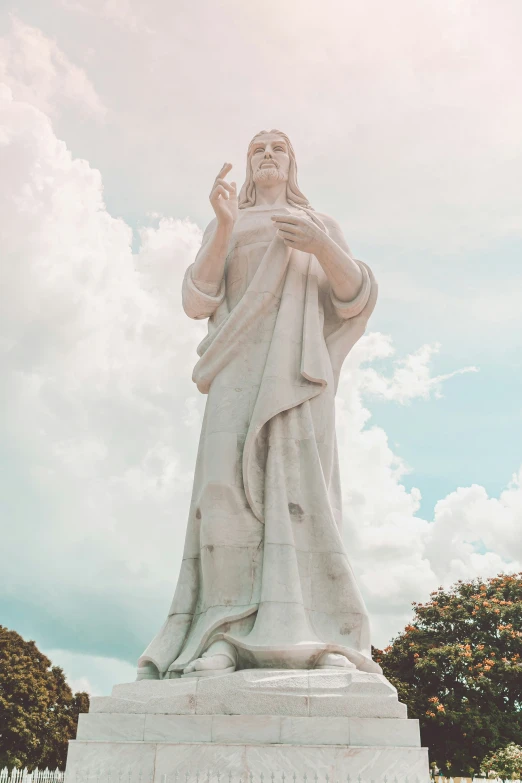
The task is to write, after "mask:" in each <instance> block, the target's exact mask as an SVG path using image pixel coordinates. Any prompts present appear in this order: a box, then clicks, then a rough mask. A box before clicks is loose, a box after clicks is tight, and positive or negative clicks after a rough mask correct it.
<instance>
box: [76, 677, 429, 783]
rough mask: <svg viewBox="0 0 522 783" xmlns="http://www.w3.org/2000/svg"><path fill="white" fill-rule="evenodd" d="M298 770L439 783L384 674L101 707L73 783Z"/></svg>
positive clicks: (83, 733) (196, 687)
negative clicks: (431, 775)
mask: <svg viewBox="0 0 522 783" xmlns="http://www.w3.org/2000/svg"><path fill="white" fill-rule="evenodd" d="M294 773H295V775H296V779H295V783H297V781H304V779H305V777H304V776H305V775H306V779H307V780H308V781H310V783H313V781H315V776H316V775H317V780H318V781H333V780H338V781H341V780H342V781H346V780H349V779H352V780H354V781H355V780H356V779H357V778H359V777H360V783H370V782H371V781H373V783H379V781H384V778H387V779H388V780H390V781H394V779H395V778H396V779H397V783H403V782H404V781H405V780H406V778H408V779H409V781H410V782H411V783H414V781H415V780H416V779H418V780H419V781H428V779H429V770H428V753H427V750H426V749H425V748H421V747H420V735H419V726H418V722H417V721H416V720H408V719H407V718H406V708H405V706H404V705H403V704H400V702H399V701H398V699H397V692H396V690H395V688H393V686H392V685H390V683H389V682H388V681H387V680H386V679H385V677H383V676H382V675H377V674H367V673H363V672H360V671H357V670H349V671H339V672H337V671H333V670H322V671H318V670H311V671H307V670H302V669H301V670H295V671H294V670H290V671H289V670H281V671H274V670H261V669H250V670H242V671H238V672H234V673H232V674H227V675H223V676H217V677H210V678H204V679H196V678H194V679H178V680H161V681H159V680H156V681H155V680H142V681H140V682H136V683H128V684H124V685H117V686H115V687H114V689H113V694H112V696H109V697H103V698H94V699H92V703H91V712H90V713H89V714H87V715H80V720H79V724H78V735H77V739H76V741H75V742H72V743H71V744H70V748H69V757H68V760H67V781H66V783H117V782H118V783H188V781H193V780H194V781H196V780H198V779H201V783H205V781H208V782H210V781H219V779H220V777H221V778H222V780H221V783H229V776H230V783H239V780H242V781H243V783H250V781H251V783H254V782H255V783H257V781H260V783H261V782H262V781H263V779H264V780H265V781H267V783H268V781H271V780H272V774H273V775H274V781H284V780H285V779H286V780H287V781H288V778H289V777H290V778H291V779H292V780H291V781H288V783H294V782H293V775H294ZM283 775H284V778H283V777H282V776H283ZM198 776H199V777H198ZM250 776H251V777H250ZM261 776H263V777H261Z"/></svg>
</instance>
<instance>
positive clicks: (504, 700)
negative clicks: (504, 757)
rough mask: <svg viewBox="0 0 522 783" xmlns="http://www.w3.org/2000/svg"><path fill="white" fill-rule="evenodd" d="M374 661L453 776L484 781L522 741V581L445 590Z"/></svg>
mask: <svg viewBox="0 0 522 783" xmlns="http://www.w3.org/2000/svg"><path fill="white" fill-rule="evenodd" d="M413 607H414V619H413V620H412V622H411V624H410V625H408V626H406V628H405V629H404V631H403V632H402V633H401V634H400V635H399V636H398V637H397V638H396V639H394V641H393V642H392V644H391V645H390V647H387V648H386V649H385V650H375V652H374V656H375V658H376V660H378V661H379V662H380V663H381V665H382V667H383V671H384V674H385V675H386V677H388V679H389V680H390V682H392V683H393V684H394V685H395V686H396V688H397V690H398V692H399V698H400V699H401V701H403V702H405V703H406V704H407V705H408V711H409V716H410V717H412V718H418V719H419V721H420V725H421V734H422V741H423V745H426V746H428V747H429V749H430V756H431V761H432V762H435V763H436V765H437V766H438V767H439V769H440V770H441V771H442V772H444V773H447V774H451V775H453V776H454V775H459V774H460V775H470V774H473V773H478V772H479V770H480V765H481V762H482V760H483V759H484V757H485V756H487V755H488V754H491V753H493V752H495V751H497V750H500V749H502V748H505V747H506V746H508V745H510V743H518V744H520V742H521V739H522V573H520V574H513V575H505V574H501V575H500V576H497V577H495V578H493V579H488V580H486V581H481V580H479V579H476V580H474V581H472V582H462V581H459V582H458V583H457V584H456V585H454V586H453V587H452V588H451V589H449V590H444V589H443V588H442V587H441V588H439V589H438V590H436V591H435V592H434V593H432V594H431V600H430V601H428V602H427V603H425V604H417V603H414V604H413Z"/></svg>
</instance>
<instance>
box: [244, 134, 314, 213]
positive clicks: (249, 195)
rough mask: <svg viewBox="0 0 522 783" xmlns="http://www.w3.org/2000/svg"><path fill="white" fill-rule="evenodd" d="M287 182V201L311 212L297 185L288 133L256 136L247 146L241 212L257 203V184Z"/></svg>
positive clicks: (294, 163)
mask: <svg viewBox="0 0 522 783" xmlns="http://www.w3.org/2000/svg"><path fill="white" fill-rule="evenodd" d="M263 182H264V183H266V184H269V182H272V183H273V182H286V198H287V201H288V203H289V204H292V206H295V207H307V208H308V209H312V207H311V206H310V204H309V203H308V199H307V198H306V196H305V195H304V194H303V193H301V191H300V190H299V186H298V184H297V163H296V160H295V152H294V148H293V147H292V144H291V142H290V139H289V138H288V136H287V135H286V133H282V132H281V131H278V130H271V131H261V132H260V133H257V134H256V135H255V136H254V138H253V139H252V141H251V142H250V144H249V145H248V154H247V170H246V179H245V184H244V185H243V187H242V188H241V192H240V194H239V209H245V207H253V206H254V205H255V203H256V183H260V184H261V183H263Z"/></svg>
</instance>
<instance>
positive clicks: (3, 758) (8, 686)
mask: <svg viewBox="0 0 522 783" xmlns="http://www.w3.org/2000/svg"><path fill="white" fill-rule="evenodd" d="M88 709H89V697H88V695H87V694H86V693H75V694H74V695H73V693H72V691H71V689H70V688H69V686H68V685H67V683H66V681H65V677H64V674H63V671H62V669H60V668H59V667H58V666H52V665H51V661H50V660H49V659H48V658H46V656H45V655H43V654H42V653H41V652H40V651H39V649H38V648H37V646H36V645H35V643H34V642H26V641H24V639H22V637H21V636H20V635H19V634H17V633H16V632H15V631H10V630H8V629H7V628H4V627H3V626H1V625H0V768H1V767H4V766H7V767H12V766H17V767H25V766H27V767H29V768H30V769H33V768H34V767H40V768H42V767H49V768H51V769H54V768H55V767H60V768H61V769H64V768H65V760H66V756H67V742H68V740H69V739H73V738H74V736H75V734H76V725H77V723H78V714H79V713H80V712H87V711H88Z"/></svg>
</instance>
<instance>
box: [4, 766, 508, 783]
mask: <svg viewBox="0 0 522 783" xmlns="http://www.w3.org/2000/svg"><path fill="white" fill-rule="evenodd" d="M75 777H76V778H77V779H78V780H79V783H81V781H82V780H83V777H82V775H81V774H80V775H79V776H78V774H77V775H76V776H75ZM94 777H95V778H96V781H99V783H101V781H102V780H103V779H104V778H105V777H106V778H107V783H117V781H118V780H119V781H120V783H126V778H125V777H124V778H122V777H121V775H120V776H119V779H118V776H117V775H116V776H115V775H114V772H112V774H111V771H109V772H108V774H106V775H104V774H103V772H102V771H100V770H97V772H96V773H95V775H94ZM214 777H215V772H211V771H210V770H206V771H205V772H201V771H200V770H196V771H195V772H193V773H192V772H190V773H189V772H187V773H183V774H175V775H174V776H173V780H172V781H170V780H169V778H170V776H166V775H162V778H163V780H162V783H189V781H196V783H206V781H207V780H208V781H210V780H211V779H212V780H213V779H214ZM90 778H91V774H89V773H88V772H86V775H85V781H86V783H87V781H88V780H89V779H90ZM217 779H218V780H219V781H220V783H254V781H255V782H256V783H257V776H250V777H249V776H248V775H247V776H246V778H244V779H243V780H241V779H240V778H236V777H235V776H232V775H228V774H226V773H225V774H223V773H221V774H220V773H218V776H217ZM64 780H65V772H62V771H61V770H59V769H55V770H50V769H35V770H33V771H32V772H29V770H28V769H11V770H9V769H7V767H4V769H2V770H0V783H64ZM322 780H323V779H322V778H319V777H318V776H317V775H315V777H314V775H313V773H312V774H310V775H305V776H304V778H301V777H300V776H297V775H295V774H294V775H293V776H292V775H289V774H286V775H285V774H284V772H283V773H280V774H278V773H277V772H276V773H272V774H271V775H261V777H260V779H259V781H260V783H280V781H282V782H283V783H297V782H299V783H319V782H320V783H322ZM139 781H140V782H141V783H145V781H144V780H143V778H142V775H141V774H140V775H139ZM325 781H326V783H381V781H377V780H371V781H364V780H363V779H362V778H361V777H359V778H357V779H353V780H352V779H350V778H349V779H348V781H344V780H339V781H337V780H332V779H331V778H329V777H328V775H327V776H326V779H325ZM431 782H432V783H507V782H506V781H504V780H502V779H501V778H489V780H486V778H465V777H457V776H455V777H454V778H444V777H442V776H439V775H436V776H435V777H432V778H431ZM148 783H152V781H149V782H148ZM382 783H415V781H412V780H410V781H408V778H405V779H404V781H402V780H401V781H399V780H398V779H397V778H396V777H394V778H393V777H392V778H387V777H386V776H385V777H384V779H383V781H382ZM417 783H420V782H419V781H417ZM509 783H522V780H513V781H511V780H510V781H509Z"/></svg>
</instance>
